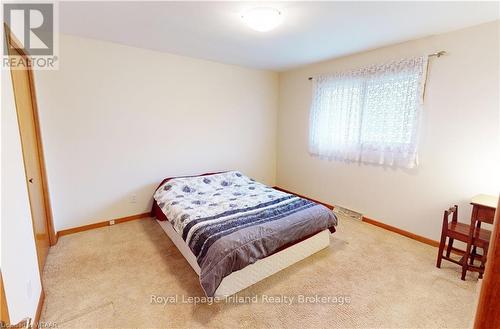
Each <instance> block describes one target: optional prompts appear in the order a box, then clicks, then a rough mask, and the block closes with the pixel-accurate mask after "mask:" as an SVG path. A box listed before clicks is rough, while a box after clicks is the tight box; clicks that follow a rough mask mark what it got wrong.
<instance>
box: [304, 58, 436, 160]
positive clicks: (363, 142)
mask: <svg viewBox="0 0 500 329" xmlns="http://www.w3.org/2000/svg"><path fill="white" fill-rule="evenodd" d="M426 71H427V56H423V57H418V58H411V59H403V60H400V61H397V62H391V63H387V64H382V65H376V66H371V67H367V68H363V69H358V70H353V71H349V72H342V73H337V74H331V75H324V76H318V77H315V78H313V101H312V106H311V115H310V132H309V150H310V152H311V153H312V154H313V155H317V156H319V157H322V158H328V159H336V160H343V161H355V162H364V163H375V164H381V165H389V166H398V167H405V168H412V167H414V166H416V165H417V160H418V159H417V141H418V123H419V118H420V113H421V110H422V105H423V90H424V82H425V73H426Z"/></svg>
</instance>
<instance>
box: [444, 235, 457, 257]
mask: <svg viewBox="0 0 500 329" xmlns="http://www.w3.org/2000/svg"><path fill="white" fill-rule="evenodd" d="M454 240H455V239H452V238H449V239H448V247H447V248H446V257H450V254H451V249H452V248H453V241H454Z"/></svg>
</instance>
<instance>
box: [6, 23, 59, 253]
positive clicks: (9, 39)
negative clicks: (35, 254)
mask: <svg viewBox="0 0 500 329" xmlns="http://www.w3.org/2000/svg"><path fill="white" fill-rule="evenodd" d="M4 29H5V41H6V42H5V43H4V45H5V46H6V47H12V48H14V49H16V51H17V52H19V53H20V54H21V56H22V57H23V58H24V59H26V60H28V58H29V54H28V53H27V52H26V50H24V49H23V47H21V43H20V42H19V40H18V39H17V38H16V36H15V35H14V34H13V33H12V31H11V30H10V28H9V26H8V25H7V24H5V23H4ZM26 71H27V73H28V80H29V84H30V92H31V104H32V107H33V120H34V122H35V138H36V144H37V148H38V159H39V164H40V173H41V176H42V181H41V185H42V191H43V203H44V206H45V218H46V220H47V231H48V234H49V244H50V245H51V246H53V245H55V244H56V243H57V234H56V231H55V228H54V221H53V217H52V207H51V203H50V194H49V188H48V186H49V185H48V179H47V171H46V167H45V157H44V152H43V144H42V138H41V129H40V120H39V116H38V103H37V101H36V89H35V81H34V79H33V72H32V70H31V68H30V69H28V70H26ZM11 75H12V72H11ZM12 88H13V89H15V88H14V86H12ZM14 92H15V91H14ZM19 129H21V127H19ZM21 144H22V141H21ZM25 174H26V173H25ZM26 177H27V176H26ZM26 184H28V182H27V178H26Z"/></svg>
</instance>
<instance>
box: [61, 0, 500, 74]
mask: <svg viewBox="0 0 500 329" xmlns="http://www.w3.org/2000/svg"><path fill="white" fill-rule="evenodd" d="M263 4H264V5H271V6H273V7H275V8H278V9H280V10H282V11H283V13H284V15H285V20H284V22H283V24H282V25H280V26H279V27H278V28H276V30H273V31H271V32H267V33H261V32H255V31H253V30H251V29H249V28H248V27H247V26H246V25H245V24H244V22H242V20H241V18H240V15H241V13H242V12H243V11H244V10H245V9H248V8H253V7H256V6H262V5H263ZM59 11H60V15H59V17H60V30H61V32H62V33H67V34H73V35H78V36H83V37H89V38H94V39H100V40H106V41H112V42H116V43H120V44H125V45H130V46H134V47H140V48H147V49H153V50H157V51H162V52H168V53H174V54H179V55H185V56H190V57H196V58H202V59H208V60H213V61H217V62H222V63H229V64H236V65H242V66H247V67H253V68H261V69H270V70H276V71H282V70H286V69H289V68H293V67H297V66H300V65H304V64H308V63H312V62H317V61H321V60H325V59H330V58H334V57H339V56H343V55H347V54H352V53H355V52H360V51H364V50H367V49H373V48H377V47H381V46H385V45H390V44H394V43H399V42H402V41H406V40H411V39H416V38H420V37H424V36H428V35H432V34H438V33H443V32H447V31H452V30H456V29H460V28H463V27H467V26H472V25H477V24H481V23H483V22H488V21H493V20H496V19H499V3H498V2H310V1H308V2H274V3H271V2H267V3H262V2H260V3H251V2H158V1H157V2H61V3H60V8H59Z"/></svg>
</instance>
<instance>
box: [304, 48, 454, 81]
mask: <svg viewBox="0 0 500 329" xmlns="http://www.w3.org/2000/svg"><path fill="white" fill-rule="evenodd" d="M446 54H447V52H446V51H444V50H440V51H436V52H435V53H432V54H429V55H427V57H434V56H436V57H437V58H439V57H441V56H443V55H446ZM307 79H308V80H312V79H313V78H312V77H309V78H307Z"/></svg>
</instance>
